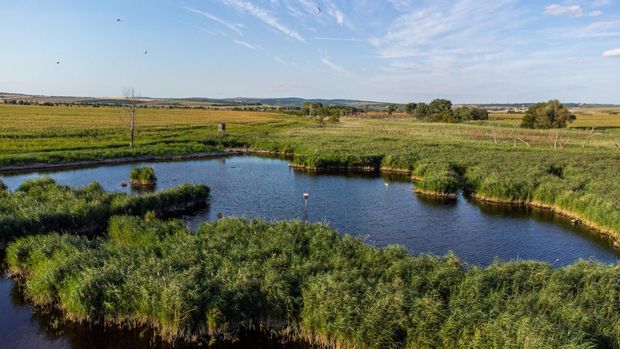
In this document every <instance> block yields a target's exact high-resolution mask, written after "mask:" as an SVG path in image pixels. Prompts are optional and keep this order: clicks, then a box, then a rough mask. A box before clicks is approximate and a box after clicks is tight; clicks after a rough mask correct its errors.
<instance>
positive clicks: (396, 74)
mask: <svg viewBox="0 0 620 349" xmlns="http://www.w3.org/2000/svg"><path fill="white" fill-rule="evenodd" d="M117 19H121V21H120V22H119V21H117ZM0 32H1V33H2V34H3V35H2V37H3V41H4V43H3V45H2V51H1V52H0V91H3V92H21V93H36V94H48V95H79V96H118V95H120V94H121V91H122V89H123V87H127V86H133V87H135V88H136V90H137V91H139V92H140V94H141V95H143V96H153V97H187V96H201V97H215V98H222V97H234V96H246V97H288V96H299V97H306V98H354V99H367V100H380V101H393V102H408V101H428V100H431V99H433V98H438V97H441V98H448V99H451V100H453V101H454V102H457V103H461V102H466V103H486V102H526V101H538V100H547V99H551V98H558V99H560V100H563V101H566V102H568V101H570V102H593V103H620V93H619V92H618V91H619V90H620V88H619V87H620V0H566V1H558V0H551V1H516V0H494V1H491V0H454V1H442V0H436V1H425V0H384V1H381V0H355V1H353V0H350V1H344V0H255V1H251V0H184V1H175V0H131V1H128V0H124V1H120V0H105V1H103V0H100V1H83V0H82V1H69V0H64V1H63V0H56V1H42V0H41V1H31V0H20V1H14V0H0ZM145 51H148V53H147V54H145ZM57 61H59V62H60V64H57V63H56V62H57Z"/></svg>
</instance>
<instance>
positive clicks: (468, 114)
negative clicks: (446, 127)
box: [454, 107, 489, 122]
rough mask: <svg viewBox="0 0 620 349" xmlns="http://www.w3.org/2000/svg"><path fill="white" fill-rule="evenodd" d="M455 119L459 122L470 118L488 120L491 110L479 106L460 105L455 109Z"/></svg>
mask: <svg viewBox="0 0 620 349" xmlns="http://www.w3.org/2000/svg"><path fill="white" fill-rule="evenodd" d="M454 119H455V120H457V121H458V122H460V121H468V120H488V119H489V112H488V111H486V110H485V109H482V108H477V107H460V108H456V109H455V110H454Z"/></svg>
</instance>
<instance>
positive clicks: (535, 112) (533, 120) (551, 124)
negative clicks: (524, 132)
mask: <svg viewBox="0 0 620 349" xmlns="http://www.w3.org/2000/svg"><path fill="white" fill-rule="evenodd" d="M575 119H576V117H575V115H574V114H571V112H570V111H569V110H568V109H566V108H565V107H564V106H563V105H562V103H560V102H559V101H557V100H552V101H549V102H547V103H537V104H535V105H533V106H531V107H529V108H528V110H527V113H525V116H523V121H522V122H521V127H525V128H565V127H566V124H567V123H570V122H573V121H575Z"/></svg>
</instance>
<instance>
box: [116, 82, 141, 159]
mask: <svg viewBox="0 0 620 349" xmlns="http://www.w3.org/2000/svg"><path fill="white" fill-rule="evenodd" d="M123 97H124V98H125V103H123V108H122V112H121V115H120V118H121V121H122V122H123V123H124V124H125V125H126V126H127V127H128V128H129V147H133V143H134V139H135V132H136V117H137V116H138V96H137V95H136V90H135V89H134V88H133V87H126V88H124V89H123Z"/></svg>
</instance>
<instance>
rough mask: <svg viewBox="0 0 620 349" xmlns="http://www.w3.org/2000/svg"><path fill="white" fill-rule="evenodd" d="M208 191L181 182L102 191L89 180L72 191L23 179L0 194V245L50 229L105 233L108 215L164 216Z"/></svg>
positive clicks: (199, 200)
mask: <svg viewBox="0 0 620 349" xmlns="http://www.w3.org/2000/svg"><path fill="white" fill-rule="evenodd" d="M208 196H209V187H207V186H204V185H195V186H194V185H188V184H184V185H181V186H179V187H176V188H172V189H168V190H164V191H161V192H158V193H149V194H142V195H127V194H123V193H117V192H106V191H105V190H104V189H103V188H102V187H101V185H99V183H97V182H93V183H91V184H89V185H87V186H86V187H84V188H79V189H73V188H71V187H69V186H65V185H60V184H57V183H56V182H55V181H54V180H53V179H51V178H45V177H44V178H39V179H32V180H28V181H25V182H24V183H22V184H21V185H20V187H19V188H18V189H17V190H16V191H15V192H10V191H8V190H0V241H3V242H6V241H10V240H11V239H13V238H15V237H19V236H23V235H30V234H39V233H47V232H52V231H58V232H71V233H82V234H92V233H96V232H101V231H105V229H106V228H107V225H108V220H109V219H110V217H111V216H113V215H118V214H130V215H140V216H142V215H144V214H146V213H147V212H153V213H154V214H155V215H159V216H161V215H168V214H173V213H177V212H182V211H185V210H188V209H192V208H195V207H198V206H204V205H205V203H206V200H207V198H208Z"/></svg>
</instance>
